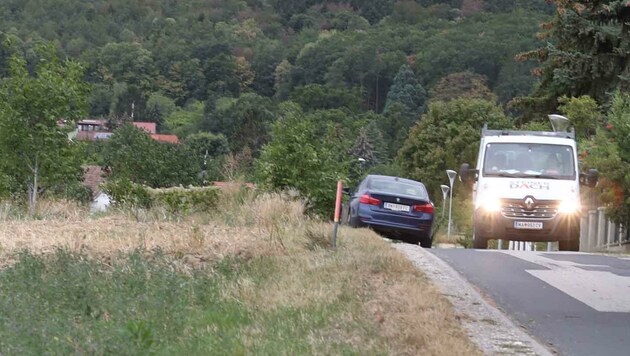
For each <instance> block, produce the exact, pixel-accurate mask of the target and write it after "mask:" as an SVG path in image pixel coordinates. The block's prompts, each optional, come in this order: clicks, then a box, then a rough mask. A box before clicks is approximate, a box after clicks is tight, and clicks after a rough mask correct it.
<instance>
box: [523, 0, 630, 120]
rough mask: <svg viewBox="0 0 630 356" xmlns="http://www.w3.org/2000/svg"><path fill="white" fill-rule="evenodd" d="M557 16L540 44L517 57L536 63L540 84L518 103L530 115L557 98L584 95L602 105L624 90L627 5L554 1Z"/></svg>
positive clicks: (629, 42) (629, 39) (628, 76)
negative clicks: (530, 94)
mask: <svg viewBox="0 0 630 356" xmlns="http://www.w3.org/2000/svg"><path fill="white" fill-rule="evenodd" d="M551 3H552V4H553V5H555V6H556V7H557V11H556V16H555V18H554V19H553V20H552V21H551V22H548V23H546V24H545V26H544V27H543V29H544V31H543V32H542V33H541V34H540V35H539V38H541V39H542V40H543V41H544V45H543V46H542V47H540V48H538V49H535V50H532V51H529V52H525V53H523V54H521V55H520V57H521V59H532V60H537V61H538V62H540V64H541V68H540V69H539V70H538V73H539V74H540V75H541V83H540V86H539V87H538V88H537V90H536V91H535V93H534V94H533V95H532V96H531V97H529V98H526V99H525V100H523V101H522V102H521V105H523V106H525V107H526V108H528V109H529V110H531V111H533V112H543V113H544V112H545V111H546V112H549V111H552V110H553V109H554V108H555V106H556V105H557V101H556V100H557V98H559V97H561V96H569V97H580V96H582V95H588V96H590V97H591V98H593V99H595V100H596V101H597V102H598V103H599V104H603V103H607V102H608V101H609V98H610V94H611V93H612V92H613V91H614V90H615V89H617V88H619V87H621V88H622V89H624V90H625V89H628V88H629V84H630V82H629V81H630V64H629V63H628V61H626V60H625V58H626V54H625V53H626V52H628V50H630V28H629V27H628V26H626V25H625V23H627V22H628V21H630V12H628V11H627V4H626V3H625V2H623V1H619V0H607V1H595V2H593V1H584V0H568V1H567V0H554V1H551Z"/></svg>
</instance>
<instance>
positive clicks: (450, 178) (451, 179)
mask: <svg viewBox="0 0 630 356" xmlns="http://www.w3.org/2000/svg"><path fill="white" fill-rule="evenodd" d="M446 174H447V175H448V181H449V183H450V193H451V197H450V203H449V207H448V233H447V238H448V240H449V241H450V240H451V212H452V211H453V184H455V177H456V176H457V172H455V171H453V170H450V169H448V170H446Z"/></svg>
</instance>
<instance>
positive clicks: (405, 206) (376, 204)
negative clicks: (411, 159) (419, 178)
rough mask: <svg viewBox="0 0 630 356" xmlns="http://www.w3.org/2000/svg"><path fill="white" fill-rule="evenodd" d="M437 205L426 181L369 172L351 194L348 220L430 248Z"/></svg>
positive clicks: (390, 236)
mask: <svg viewBox="0 0 630 356" xmlns="http://www.w3.org/2000/svg"><path fill="white" fill-rule="evenodd" d="M433 216H434V206H433V203H432V202H431V199H429V194H428V193H427V189H426V188H425V186H424V184H422V183H420V182H416V181H414V180H410V179H405V178H399V177H390V176H380V175H369V176H367V177H366V178H365V179H364V180H363V181H362V182H361V184H360V185H359V187H358V188H357V191H356V192H355V193H354V194H353V195H352V196H351V198H350V203H349V206H348V211H346V221H347V223H348V224H349V225H350V226H352V227H369V228H371V229H373V230H375V231H376V232H378V233H380V234H382V235H384V236H386V237H389V238H394V239H398V240H404V241H407V242H411V243H419V244H420V245H421V246H422V247H426V248H430V247H431V244H432V242H433V240H432V228H433Z"/></svg>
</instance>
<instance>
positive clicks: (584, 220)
mask: <svg viewBox="0 0 630 356" xmlns="http://www.w3.org/2000/svg"><path fill="white" fill-rule="evenodd" d="M588 229H589V228H588V215H587V214H582V215H581V216H580V251H589V249H590V245H589V241H588Z"/></svg>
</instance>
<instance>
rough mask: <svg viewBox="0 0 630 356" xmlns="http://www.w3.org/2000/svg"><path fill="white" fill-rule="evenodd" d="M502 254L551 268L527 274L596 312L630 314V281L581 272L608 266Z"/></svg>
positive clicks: (519, 253) (602, 273)
mask: <svg viewBox="0 0 630 356" xmlns="http://www.w3.org/2000/svg"><path fill="white" fill-rule="evenodd" d="M500 252H501V253H505V254H508V255H510V256H514V257H516V258H519V259H521V260H524V261H527V262H531V263H535V264H537V265H540V266H543V267H546V268H549V270H526V272H527V273H529V274H531V275H532V276H534V277H536V278H538V279H540V280H542V281H543V282H545V283H547V284H549V285H551V286H552V287H555V288H557V289H559V290H561V291H563V292H564V293H566V294H568V295H569V296H571V297H572V298H575V299H577V300H579V301H580V302H582V303H584V304H586V305H588V306H590V307H591V308H593V309H595V310H597V311H600V312H618V313H630V277H626V276H619V275H616V274H614V273H611V272H607V271H589V270H585V269H582V268H579V267H609V266H605V265H584V264H579V263H575V262H572V261H558V260H554V259H551V258H547V257H544V256H542V254H541V253H537V252H527V251H500ZM544 253H549V252H544Z"/></svg>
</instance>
